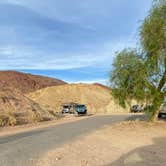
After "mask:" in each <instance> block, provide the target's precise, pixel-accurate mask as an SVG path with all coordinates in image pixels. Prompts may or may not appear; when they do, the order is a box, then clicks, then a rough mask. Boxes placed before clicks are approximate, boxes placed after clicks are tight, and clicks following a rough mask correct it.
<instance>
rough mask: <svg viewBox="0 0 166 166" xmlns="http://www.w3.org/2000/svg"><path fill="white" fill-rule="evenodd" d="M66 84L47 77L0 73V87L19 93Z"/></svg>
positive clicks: (19, 73) (12, 72)
mask: <svg viewBox="0 0 166 166" xmlns="http://www.w3.org/2000/svg"><path fill="white" fill-rule="evenodd" d="M64 84H66V82H64V81H61V80H58V79H55V78H49V77H43V76H38V75H32V74H25V73H21V72H16V71H0V87H1V88H8V89H11V90H14V91H19V92H21V93H24V94H25V93H29V92H33V91H36V90H38V89H42V88H45V87H49V86H56V85H64Z"/></svg>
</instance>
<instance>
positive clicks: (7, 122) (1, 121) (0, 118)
mask: <svg viewBox="0 0 166 166" xmlns="http://www.w3.org/2000/svg"><path fill="white" fill-rule="evenodd" d="M13 112H14V110H12V109H10V108H7V109H6V111H5V112H4V113H3V114H1V115H0V126H1V127H2V126H15V125H16V124H17V120H16V118H15V116H14V114H13Z"/></svg>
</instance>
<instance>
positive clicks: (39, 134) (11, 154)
mask: <svg viewBox="0 0 166 166" xmlns="http://www.w3.org/2000/svg"><path fill="white" fill-rule="evenodd" d="M129 117H130V115H112V116H111V115H109V116H108V115H107V116H92V117H90V118H87V119H83V120H79V121H75V122H70V123H65V124H60V125H55V126H53V127H48V128H43V129H37V130H33V131H28V132H24V133H20V134H15V135H12V136H4V137H0V166H30V165H31V164H30V163H31V162H32V161H33V160H35V159H36V158H38V157H39V156H40V155H42V154H44V153H45V152H47V151H48V150H51V149H55V148H56V147H58V146H60V145H61V144H64V143H66V142H67V141H71V140H73V139H75V138H77V137H78V136H81V135H84V134H87V133H90V132H92V131H95V130H97V129H99V128H101V127H103V126H104V125H108V124H113V123H116V122H120V121H123V120H125V119H127V118H129Z"/></svg>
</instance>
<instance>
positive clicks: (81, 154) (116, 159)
mask: <svg viewBox="0 0 166 166" xmlns="http://www.w3.org/2000/svg"><path fill="white" fill-rule="evenodd" d="M34 165H35V166H62V165H63V166H69V165H70V166H101V165H103V166H165V165H166V122H158V123H155V124H152V123H147V122H123V123H121V124H117V125H114V126H112V127H110V126H107V127H105V128H104V129H102V130H100V131H97V132H95V133H92V134H90V135H87V136H83V137H80V138H77V139H76V140H75V141H73V142H70V143H68V144H66V145H62V146H61V147H59V148H58V149H55V150H53V151H50V152H48V153H47V154H45V155H44V156H41V158H40V159H39V160H38V161H37V162H35V164H34Z"/></svg>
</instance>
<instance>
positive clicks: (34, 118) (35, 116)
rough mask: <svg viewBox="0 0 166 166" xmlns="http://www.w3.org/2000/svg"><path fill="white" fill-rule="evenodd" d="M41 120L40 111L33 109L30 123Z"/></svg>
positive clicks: (29, 119) (29, 118) (30, 114)
mask: <svg viewBox="0 0 166 166" xmlns="http://www.w3.org/2000/svg"><path fill="white" fill-rule="evenodd" d="M40 121H42V116H41V114H40V113H38V112H36V111H32V112H30V113H29V116H28V123H37V122H40Z"/></svg>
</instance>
